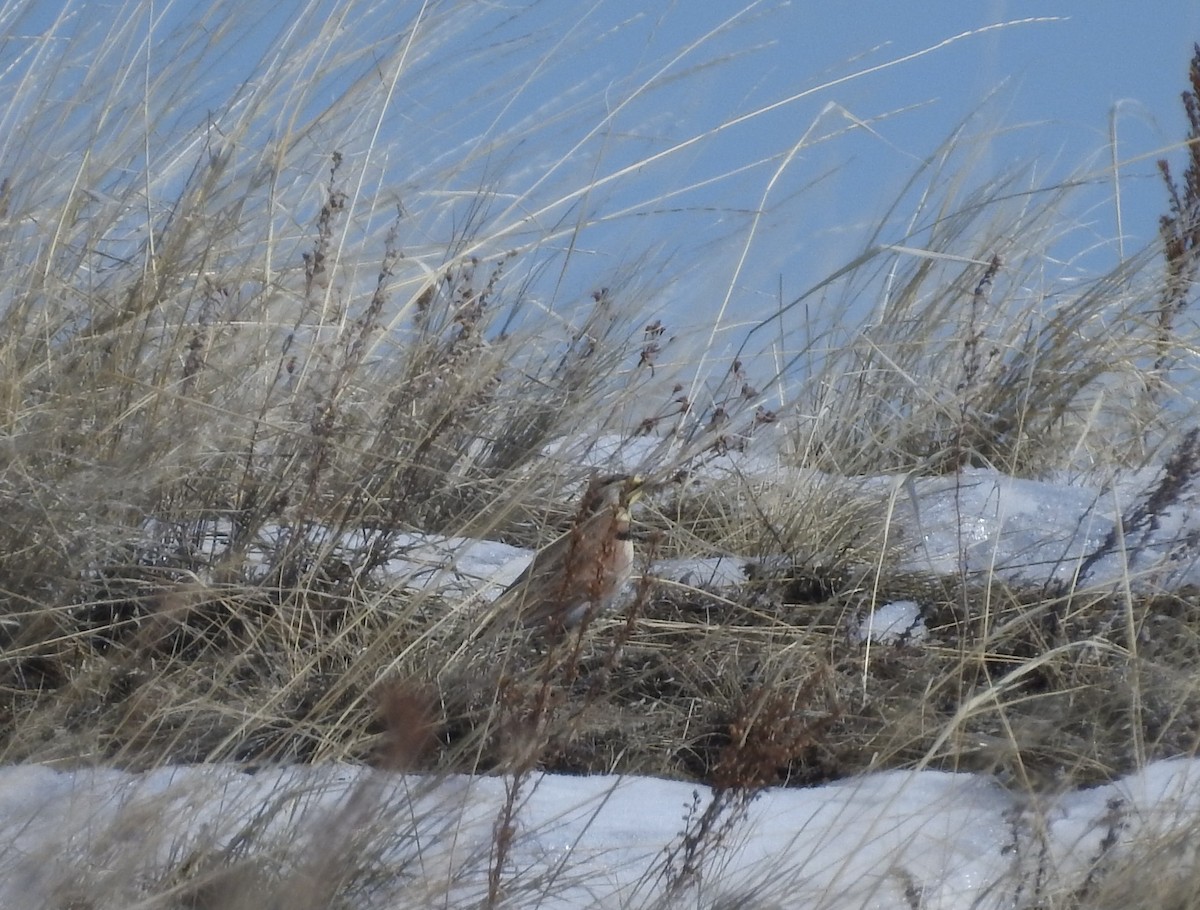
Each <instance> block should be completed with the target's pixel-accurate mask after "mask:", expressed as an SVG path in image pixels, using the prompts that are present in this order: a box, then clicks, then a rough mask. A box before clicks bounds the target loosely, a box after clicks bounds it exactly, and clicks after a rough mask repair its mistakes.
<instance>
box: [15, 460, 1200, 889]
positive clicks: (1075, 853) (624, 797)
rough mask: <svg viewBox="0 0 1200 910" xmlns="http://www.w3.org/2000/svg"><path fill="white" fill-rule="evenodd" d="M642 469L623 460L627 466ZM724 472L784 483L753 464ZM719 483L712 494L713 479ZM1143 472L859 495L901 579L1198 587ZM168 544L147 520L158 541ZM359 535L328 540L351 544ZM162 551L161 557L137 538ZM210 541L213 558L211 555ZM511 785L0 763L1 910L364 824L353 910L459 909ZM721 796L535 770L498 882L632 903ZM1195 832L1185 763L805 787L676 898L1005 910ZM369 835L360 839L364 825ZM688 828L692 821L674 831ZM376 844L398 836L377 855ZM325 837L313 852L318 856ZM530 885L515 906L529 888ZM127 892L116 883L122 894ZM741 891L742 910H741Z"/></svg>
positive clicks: (912, 635) (435, 545)
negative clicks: (901, 562) (900, 568)
mask: <svg viewBox="0 0 1200 910" xmlns="http://www.w3.org/2000/svg"><path fill="white" fill-rule="evenodd" d="M630 466H631V467H636V465H630ZM730 469H731V470H736V471H737V472H738V474H739V475H740V476H742V477H745V476H746V475H747V474H748V473H750V472H751V471H752V470H764V471H771V470H774V471H778V470H779V469H778V468H772V467H770V466H765V465H763V464H761V463H754V462H752V461H750V460H746V461H743V462H741V463H738V464H736V465H733V466H732V467H731V468H730ZM710 470H711V471H713V472H716V473H714V474H712V475H710V477H719V471H720V470H721V465H720V464H717V465H713V466H711V468H710ZM1159 481H1160V475H1159V474H1156V473H1155V472H1153V471H1149V472H1143V473H1141V474H1139V475H1138V476H1136V477H1130V478H1125V479H1123V480H1119V481H1117V482H1114V483H1112V484H1110V485H1109V486H1108V487H1106V488H1099V487H1084V486H1078V485H1074V484H1071V483H1067V482H1063V483H1042V482H1035V481H1029V480H1016V479H1013V478H1008V477H1004V476H1001V475H998V474H995V473H992V472H987V471H970V472H966V473H964V474H962V475H960V476H957V477H945V478H934V479H916V480H906V479H903V478H868V479H863V480H860V481H857V482H856V483H858V484H859V487H860V489H861V490H862V491H864V492H866V493H868V494H871V495H877V496H879V498H880V501H881V502H884V503H886V504H887V508H889V509H890V510H891V513H892V514H893V516H894V524H895V525H896V527H897V529H898V533H901V534H902V535H903V538H902V539H903V540H904V541H905V545H906V546H907V551H906V552H907V556H906V562H907V564H908V565H909V566H910V567H911V568H913V569H919V570H926V571H928V570H931V569H932V570H934V571H939V572H954V573H956V574H957V572H958V570H959V567H960V565H961V564H962V560H965V561H966V565H967V567H968V568H969V569H971V570H986V569H990V570H991V571H993V572H995V573H997V574H998V575H1000V576H1002V577H1004V578H1006V579H1009V580H1020V581H1023V582H1027V583H1030V582H1031V583H1038V582H1045V581H1049V580H1053V579H1057V580H1060V581H1070V580H1072V579H1079V580H1081V581H1085V582H1086V583H1088V584H1091V585H1104V584H1112V583H1114V582H1116V581H1117V580H1118V579H1127V580H1130V581H1132V582H1133V583H1140V582H1146V583H1151V582H1152V583H1154V584H1156V585H1160V586H1163V585H1166V586H1171V585H1175V586H1177V585H1182V584H1197V583H1200V569H1198V567H1197V563H1196V553H1197V552H1200V548H1197V547H1196V546H1194V541H1195V540H1196V539H1197V534H1198V533H1200V514H1198V513H1197V509H1196V507H1195V495H1194V492H1193V491H1192V490H1190V489H1183V490H1181V491H1176V494H1175V495H1173V496H1172V497H1171V498H1170V501H1169V502H1168V501H1166V500H1164V499H1161V498H1160V499H1159V500H1158V501H1156V502H1154V503H1153V506H1154V508H1149V507H1148V505H1147V504H1148V503H1149V502H1150V497H1152V496H1153V493H1154V490H1155V489H1156V487H1157V485H1158V483H1159ZM168 532H169V529H164V528H159V527H155V526H152V525H148V526H147V535H148V536H149V537H152V538H153V537H157V539H158V541H159V542H160V543H161V541H162V539H163V534H164V533H168ZM363 542H364V541H363V539H354V540H342V541H338V542H336V545H337V546H339V547H346V548H348V549H353V548H354V547H357V546H361V545H362V544H363ZM146 545H147V546H153V545H155V544H154V541H153V540H151V541H149V542H147V544H146ZM219 545H220V533H219V529H216V530H215V531H214V533H213V534H212V536H211V539H210V540H209V541H208V543H206V546H212V547H219ZM528 557H529V554H528V553H524V552H522V551H519V550H516V549H514V548H512V547H506V546H503V545H499V544H495V543H490V542H486V541H473V542H472V541H463V540H453V539H442V538H429V537H422V538H418V537H407V538H404V539H402V540H399V541H398V542H397V548H396V552H395V555H394V557H393V558H392V560H391V561H390V562H389V564H388V565H387V567H386V569H385V574H386V576H387V577H388V578H389V579H391V580H393V581H394V582H395V583H396V584H404V585H432V586H436V587H440V588H445V589H451V590H453V589H454V588H455V586H459V587H461V589H462V590H463V591H468V590H469V591H479V590H480V589H481V588H483V589H485V590H486V588H487V586H488V585H491V586H492V587H493V588H494V589H498V586H500V585H503V584H504V583H506V582H507V581H508V580H511V579H512V578H513V577H515V575H516V574H517V573H518V572H519V571H520V570H521V568H522V566H523V564H524V561H525V560H526V559H528ZM741 565H742V561H741V560H739V559H737V558H736V557H734V556H730V557H726V558H723V559H712V560H704V561H697V560H691V561H688V562H686V563H684V562H680V563H663V564H661V565H658V566H656V567H655V571H656V572H657V573H660V574H662V575H664V576H667V577H675V578H684V579H687V580H689V581H690V582H692V583H705V584H722V583H730V582H732V581H733V580H735V579H737V578H739V577H741ZM860 628H861V632H862V634H863V635H864V636H870V637H872V638H873V639H874V640H875V641H877V642H878V646H880V647H887V646H889V645H893V644H894V643H896V642H901V643H902V644H900V645H895V646H912V645H913V644H914V643H918V644H919V641H920V634H921V631H922V630H921V629H920V617H919V605H918V604H916V603H915V602H914V603H895V604H889V605H886V606H881V607H880V609H878V610H876V612H875V614H874V615H873V616H866V617H862V618H861V624H860ZM508 783H509V782H506V781H505V780H503V779H500V778H482V779H469V778H463V777H449V778H442V779H437V780H434V779H431V778H424V777H417V776H402V775H395V774H387V773H384V772H380V771H373V770H369V769H364V768H358V767H347V766H327V767H303V768H298V767H290V768H279V769H267V770H259V771H257V772H256V773H247V772H246V770H245V769H242V768H238V767H232V766H199V767H169V768H161V769H158V770H155V771H151V772H147V773H144V774H126V773H122V772H118V771H115V770H104V769H92V770H84V771H59V770H52V769H50V768H46V767H30V766H22V767H9V768H0V906H2V907H4V908H23V907H30V908H32V907H42V906H58V905H59V904H56V903H55V901H59V902H60V903H61V901H62V894H63V893H64V892H63V888H64V887H67V885H64V883H68V884H69V883H70V882H72V881H79V882H83V881H91V882H95V881H97V880H101V879H103V878H104V877H105V876H106V875H108V876H111V877H112V879H113V881H116V882H121V883H123V884H120V885H119V886H118V887H117V891H118V892H120V893H126V894H127V895H128V905H132V904H133V903H134V902H135V899H136V896H137V891H136V889H137V887H138V886H139V883H144V882H146V881H154V880H156V879H155V874H156V873H155V869H159V870H161V869H162V868H164V866H165V865H166V864H169V863H170V862H176V863H178V862H180V861H181V858H182V857H186V856H188V855H189V854H190V853H191V852H193V851H198V850H201V849H202V848H204V847H206V846H207V847H208V848H211V847H212V846H213V845H215V844H230V843H233V842H234V841H235V839H236V838H237V836H238V835H239V833H244V832H245V831H246V830H249V829H250V828H254V830H255V835H254V838H253V840H254V843H255V844H256V845H259V846H258V847H255V848H254V849H259V848H261V849H262V850H266V849H268V848H269V847H270V845H271V843H272V840H273V839H282V840H285V841H287V842H288V843H290V844H292V845H293V852H294V853H296V854H297V858H295V859H294V861H295V862H297V863H302V862H303V855H304V851H305V850H307V851H310V852H311V851H313V850H314V849H316V850H321V849H323V848H322V847H321V844H322V843H326V844H328V843H336V842H337V840H338V839H339V838H344V836H345V829H347V827H349V828H353V829H354V830H356V831H359V830H363V829H364V828H365V827H371V828H372V830H375V831H376V832H377V833H376V836H377V838H379V839H381V840H377V842H381V843H386V844H389V847H388V849H387V851H386V853H385V854H384V856H385V858H386V865H387V868H388V870H390V873H394V874H391V875H390V876H389V875H384V876H382V877H381V878H380V879H379V884H378V887H377V889H376V890H375V891H374V892H373V893H372V894H370V895H368V896H367V897H365V898H364V899H363V902H362V904H361V905H362V906H364V907H366V906H372V907H373V906H380V907H386V906H421V905H422V903H421V900H423V898H420V895H422V894H425V895H427V896H428V897H429V899H430V901H433V897H432V896H433V895H437V899H436V902H437V903H440V904H443V905H446V906H467V905H468V904H469V903H471V902H472V901H477V900H478V899H479V898H480V896H481V895H482V894H483V893H484V889H485V887H486V882H487V869H488V862H489V860H488V856H489V850H490V849H491V845H492V844H493V841H494V826H495V824H496V819H497V813H498V811H499V809H500V807H501V806H502V804H503V802H504V799H505V787H506V785H507V784H508ZM711 798H712V794H711V793H710V792H709V791H708V790H706V789H704V788H698V787H695V786H693V785H691V784H684V783H678V782H669V781H660V780H649V779H635V778H614V777H588V778H577V777H553V776H545V777H541V778H538V779H536V781H531V782H528V783H527V784H526V786H525V788H524V790H523V792H522V793H521V794H520V803H521V805H520V810H519V812H518V813H517V818H518V832H517V838H516V840H515V842H514V845H513V852H512V855H511V856H510V858H509V861H508V867H507V870H506V880H507V881H509V882H511V883H512V884H511V885H510V887H512V888H515V889H518V891H517V892H514V893H513V894H512V895H511V896H512V898H513V900H514V901H515V903H514V905H516V906H524V905H533V904H534V903H535V900H534V897H535V895H536V896H537V900H536V904H537V906H540V907H558V906H562V907H579V906H606V907H607V906H643V905H648V904H650V903H652V902H653V901H654V899H655V898H656V897H660V896H661V895H662V893H663V889H664V888H666V887H668V884H669V882H670V881H671V877H670V875H669V874H666V875H664V874H663V871H662V870H664V869H671V868H675V869H676V870H678V869H679V868H682V866H683V865H685V863H684V856H683V854H678V853H677V854H675V856H674V860H672V859H671V854H670V853H669V852H665V851H669V850H670V849H671V848H672V845H674V846H675V847H679V845H681V844H683V843H684V842H685V840H686V838H685V835H684V832H686V831H688V830H693V831H694V830H695V828H694V826H695V825H696V824H697V819H698V818H699V815H700V813H702V812H703V809H704V806H705V805H706V803H707V801H708V800H710V799H711ZM1197 819H1200V763H1198V762H1195V761H1191V760H1178V761H1170V762H1160V763H1156V764H1153V765H1150V766H1148V767H1146V768H1145V769H1143V770H1142V771H1141V772H1140V773H1137V774H1134V775H1131V776H1129V777H1127V778H1125V779H1123V780H1121V781H1118V782H1116V783H1113V784H1110V785H1108V786H1104V787H1098V788H1095V789H1091V790H1086V791H1076V792H1068V793H1066V794H1062V795H1058V796H1054V797H1050V796H1047V797H1045V798H1044V799H1041V800H1035V799H1033V798H1031V797H1029V796H1027V795H1019V794H1016V793H1013V792H1010V791H1008V790H1005V789H1004V788H1002V787H1001V786H1000V785H999V784H998V783H997V782H995V781H993V780H990V779H988V778H984V777H978V776H972V775H967V774H948V773H942V772H933V771H921V772H913V773H907V772H890V773H885V774H879V775H875V776H870V777H865V778H862V779H857V780H851V781H844V782H840V783H836V784H831V785H828V786H824V787H819V788H813V789H807V790H782V789H781V790H774V791H769V792H765V793H763V794H761V796H760V797H759V798H757V799H756V800H754V801H753V802H752V803H751V804H750V805H749V806H748V807H746V811H745V815H744V817H743V818H741V819H740V820H739V821H738V823H737V824H736V825H734V826H733V827H732V828H731V829H730V830H729V831H728V832H726V836H725V837H724V838H723V839H720V841H719V849H715V850H711V851H710V852H709V853H708V854H706V855H705V856H703V858H702V861H701V862H700V863H699V866H700V869H699V875H698V876H697V877H695V878H694V879H692V880H691V884H690V885H689V886H688V887H692V888H700V889H702V890H703V894H702V895H701V897H702V898H703V900H702V902H701V903H702V905H705V906H709V905H719V902H718V898H726V899H728V901H729V903H728V906H743V905H745V906H780V907H814V908H815V907H830V908H832V907H846V908H851V907H853V908H859V907H872V908H881V910H883V908H906V910H907V908H913V907H922V908H937V907H945V908H950V907H954V908H959V907H979V908H986V907H1015V906H1028V905H1032V904H1034V903H1036V902H1037V900H1038V899H1039V896H1041V895H1042V894H1043V889H1045V888H1047V887H1049V886H1050V885H1051V884H1053V886H1054V887H1055V888H1067V889H1069V888H1075V887H1080V886H1082V885H1083V883H1084V882H1085V880H1087V879H1088V876H1089V875H1095V874H1096V872H1095V871H1094V870H1095V869H1097V868H1104V867H1106V866H1111V865H1113V864H1115V863H1117V862H1118V859H1119V856H1120V854H1121V853H1122V851H1124V850H1126V849H1127V847H1128V845H1130V844H1131V843H1133V842H1134V841H1138V840H1142V841H1144V840H1145V839H1146V838H1149V837H1153V838H1164V839H1170V838H1172V837H1178V836H1181V835H1182V834H1183V833H1186V832H1187V831H1188V830H1191V829H1192V826H1194V825H1195V824H1196V822H1197ZM368 821H369V825H368V824H367V822H368ZM689 825H690V826H691V828H689ZM389 838H390V840H389ZM323 839H324V840H323ZM522 882H527V883H531V884H530V887H531V888H532V889H533V890H531V891H530V892H529V893H528V895H527V896H528V901H522V900H521V892H520V891H519V889H520V888H521V887H522V885H521V883H522ZM121 889H125V890H124V891H122V890H121ZM739 896H741V897H746V896H750V897H752V899H751V900H749V902H748V903H746V904H739V903H737V900H738V899H739ZM112 905H113V906H119V905H121V904H120V902H119V901H118V902H117V903H114V904H112Z"/></svg>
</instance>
